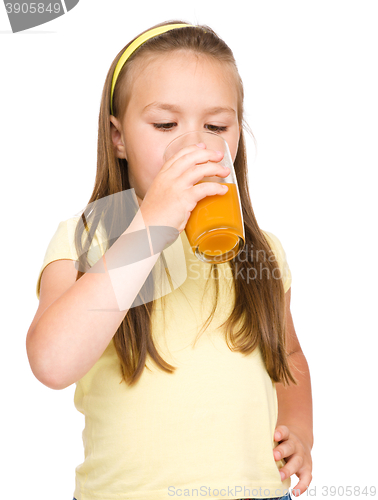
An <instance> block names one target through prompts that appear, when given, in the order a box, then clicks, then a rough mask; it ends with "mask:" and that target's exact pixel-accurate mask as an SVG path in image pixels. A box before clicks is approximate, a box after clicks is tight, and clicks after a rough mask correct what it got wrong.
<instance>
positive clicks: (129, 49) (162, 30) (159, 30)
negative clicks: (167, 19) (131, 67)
mask: <svg viewBox="0 0 378 500" xmlns="http://www.w3.org/2000/svg"><path fill="white" fill-rule="evenodd" d="M186 26H193V24H166V25H165V26H159V27H158V28H153V29H151V30H149V31H146V33H143V34H142V35H140V36H139V37H138V38H137V39H136V40H134V41H133V42H132V43H131V44H130V45H129V46H128V47H127V48H126V50H125V52H124V53H123V54H122V55H121V57H120V58H119V61H118V63H117V66H116V67H115V70H114V73H113V80H112V88H111V92H110V112H111V114H113V93H114V87H115V85H116V82H117V78H118V75H119V74H120V72H121V69H122V68H123V66H124V64H125V62H126V61H127V59H128V58H129V57H130V56H131V54H132V53H133V52H134V51H135V50H136V49H137V48H138V47H140V46H141V45H142V44H143V43H144V42H146V41H147V40H149V39H150V38H153V37H154V36H157V35H161V34H162V33H165V32H166V31H170V30H174V29H176V28H185V27H186Z"/></svg>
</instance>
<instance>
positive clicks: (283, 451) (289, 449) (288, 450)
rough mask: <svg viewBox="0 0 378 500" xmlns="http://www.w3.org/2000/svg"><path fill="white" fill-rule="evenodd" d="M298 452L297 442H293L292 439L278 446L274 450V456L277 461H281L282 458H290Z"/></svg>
mask: <svg viewBox="0 0 378 500" xmlns="http://www.w3.org/2000/svg"><path fill="white" fill-rule="evenodd" d="M296 451H297V450H296V448H295V441H293V440H292V439H288V440H287V441H284V442H283V443H280V444H279V445H278V446H276V447H275V448H274V450H273V454H274V458H275V460H280V459H281V458H285V457H289V456H290V455H292V454H293V453H295V452H296ZM278 453H279V454H280V456H278Z"/></svg>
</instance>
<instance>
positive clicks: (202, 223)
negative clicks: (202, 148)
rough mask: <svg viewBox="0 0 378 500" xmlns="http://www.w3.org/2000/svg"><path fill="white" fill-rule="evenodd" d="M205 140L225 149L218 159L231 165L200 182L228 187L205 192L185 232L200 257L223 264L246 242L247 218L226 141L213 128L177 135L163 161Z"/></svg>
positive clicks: (208, 146) (235, 254)
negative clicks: (226, 171)
mask: <svg viewBox="0 0 378 500" xmlns="http://www.w3.org/2000/svg"><path fill="white" fill-rule="evenodd" d="M200 142H203V143H204V144H205V145H206V148H208V149H214V150H216V151H222V153H223V154H224V156H223V159H222V160H221V161H219V162H217V163H219V164H221V165H223V166H225V167H228V168H229V169H230V174H229V175H228V176H227V177H219V176H217V175H214V176H211V177H204V178H203V179H202V180H200V181H199V182H198V183H197V184H199V183H201V182H219V183H220V184H224V185H226V186H227V187H228V191H227V193H226V194H216V195H212V196H206V197H205V198H203V199H202V200H199V202H198V203H197V205H196V206H195V207H194V210H193V211H192V213H191V214H190V217H189V219H188V222H187V224H186V227H185V233H186V236H187V238H188V241H189V244H190V246H191V248H192V250H193V252H194V255H195V256H196V257H197V258H198V259H199V260H201V261H203V262H207V263H209V264H211V263H217V264H222V263H224V262H227V261H229V260H231V259H233V258H234V257H236V256H237V255H238V254H239V253H240V252H241V250H242V249H243V248H244V244H245V233H244V221H243V214H242V208H241V203H240V195H239V188H238V184H237V181H236V176H235V170H234V165H233V163H232V158H231V154H230V150H229V147H228V144H227V142H226V141H225V140H224V139H223V137H221V136H220V135H219V134H215V133H214V132H203V131H193V132H187V133H185V134H182V135H180V136H178V137H176V138H175V139H174V140H173V141H171V142H170V143H169V144H168V146H167V147H166V149H165V151H164V157H163V160H164V162H166V161H168V160H169V159H170V158H171V157H172V156H173V155H174V154H176V153H177V152H178V151H180V150H181V149H182V148H185V147H187V146H190V145H193V144H198V143H200Z"/></svg>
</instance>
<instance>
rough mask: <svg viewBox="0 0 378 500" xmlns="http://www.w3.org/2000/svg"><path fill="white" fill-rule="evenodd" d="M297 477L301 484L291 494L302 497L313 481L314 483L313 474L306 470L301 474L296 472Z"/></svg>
mask: <svg viewBox="0 0 378 500" xmlns="http://www.w3.org/2000/svg"><path fill="white" fill-rule="evenodd" d="M295 475H296V476H298V478H299V479H300V481H299V483H298V484H297V485H296V486H295V487H294V488H292V489H291V494H292V495H293V496H294V497H299V495H302V493H304V492H305V491H306V490H307V488H308V487H309V486H310V484H311V481H312V474H311V472H310V471H309V470H307V469H306V470H304V471H301V472H296V473H295Z"/></svg>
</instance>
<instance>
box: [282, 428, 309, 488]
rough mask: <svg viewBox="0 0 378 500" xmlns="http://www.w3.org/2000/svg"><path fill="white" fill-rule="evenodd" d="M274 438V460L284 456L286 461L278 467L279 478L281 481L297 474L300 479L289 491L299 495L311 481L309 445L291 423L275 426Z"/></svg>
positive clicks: (299, 430)
mask: <svg viewBox="0 0 378 500" xmlns="http://www.w3.org/2000/svg"><path fill="white" fill-rule="evenodd" d="M274 440H275V441H277V442H278V443H279V445H278V446H276V448H274V450H273V455H274V460H276V461H277V460H280V459H281V458H285V462H286V464H285V465H284V467H281V469H280V474H281V480H282V481H283V480H284V479H286V478H287V477H290V476H291V475H292V474H295V475H296V476H298V477H299V480H300V481H299V483H298V484H297V485H296V486H295V488H292V491H291V493H292V494H293V495H294V496H299V495H301V494H302V493H303V492H304V491H306V490H307V488H308V487H309V485H310V483H311V481H312V459H311V449H310V446H308V444H307V442H306V439H305V438H304V437H303V436H302V433H301V429H299V428H298V427H295V426H293V425H290V426H286V425H279V426H277V427H276V430H275V432H274ZM286 457H288V458H286ZM282 473H284V476H282ZM298 490H299V491H298Z"/></svg>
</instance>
